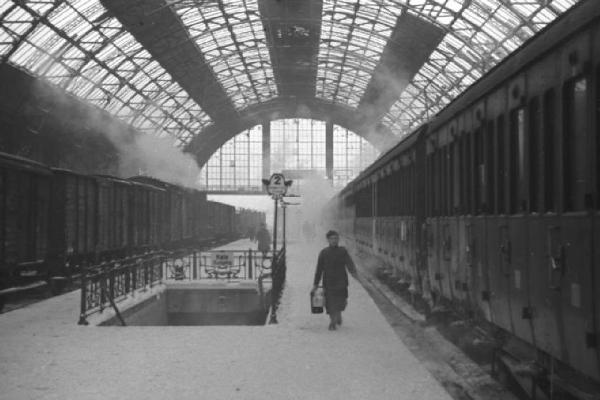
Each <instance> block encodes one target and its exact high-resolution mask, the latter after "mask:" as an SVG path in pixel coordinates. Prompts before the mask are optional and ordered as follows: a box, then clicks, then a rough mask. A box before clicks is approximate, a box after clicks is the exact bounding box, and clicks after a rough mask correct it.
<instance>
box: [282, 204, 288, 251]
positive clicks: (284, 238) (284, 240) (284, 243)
mask: <svg viewBox="0 0 600 400" xmlns="http://www.w3.org/2000/svg"><path fill="white" fill-rule="evenodd" d="M281 208H282V209H283V244H282V248H284V249H285V248H286V247H287V246H286V244H287V242H286V237H285V231H286V229H285V228H286V227H285V214H286V213H285V209H286V208H287V207H286V206H285V204H284V205H283V207H281Z"/></svg>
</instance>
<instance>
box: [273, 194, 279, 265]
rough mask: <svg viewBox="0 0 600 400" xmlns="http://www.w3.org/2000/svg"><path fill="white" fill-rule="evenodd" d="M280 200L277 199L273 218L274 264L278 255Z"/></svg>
mask: <svg viewBox="0 0 600 400" xmlns="http://www.w3.org/2000/svg"><path fill="white" fill-rule="evenodd" d="M278 203H279V199H278V198H277V197H275V211H274V216H273V263H275V257H276V255H277V208H279V204H278Z"/></svg>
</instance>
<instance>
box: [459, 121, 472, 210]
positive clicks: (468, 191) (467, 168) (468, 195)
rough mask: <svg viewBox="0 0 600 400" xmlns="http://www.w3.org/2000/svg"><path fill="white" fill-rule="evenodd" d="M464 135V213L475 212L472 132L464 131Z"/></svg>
mask: <svg viewBox="0 0 600 400" xmlns="http://www.w3.org/2000/svg"><path fill="white" fill-rule="evenodd" d="M462 136H463V149H464V153H463V156H464V157H463V186H464V192H463V193H464V197H463V199H464V201H463V205H464V211H463V213H464V214H471V213H472V212H473V198H472V191H473V185H472V182H471V178H472V173H471V171H472V169H473V165H472V160H471V155H472V151H471V133H470V132H469V133H466V132H463V134H462Z"/></svg>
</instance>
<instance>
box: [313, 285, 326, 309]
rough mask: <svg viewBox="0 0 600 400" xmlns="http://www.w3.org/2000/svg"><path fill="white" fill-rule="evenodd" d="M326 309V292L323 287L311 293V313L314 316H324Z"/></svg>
mask: <svg viewBox="0 0 600 400" xmlns="http://www.w3.org/2000/svg"><path fill="white" fill-rule="evenodd" d="M324 307H325V292H324V291H323V288H322V287H318V288H317V290H315V291H314V292H311V293H310V311H311V312H312V313H313V314H322V313H323V308H324Z"/></svg>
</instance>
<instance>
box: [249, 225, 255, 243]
mask: <svg viewBox="0 0 600 400" xmlns="http://www.w3.org/2000/svg"><path fill="white" fill-rule="evenodd" d="M255 236H256V228H255V227H253V226H249V227H248V239H250V241H252V242H254V240H255Z"/></svg>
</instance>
